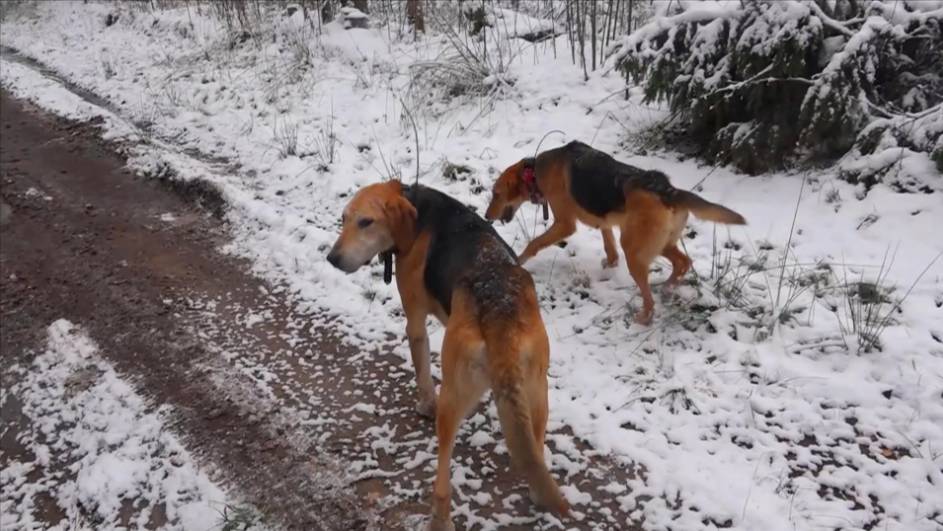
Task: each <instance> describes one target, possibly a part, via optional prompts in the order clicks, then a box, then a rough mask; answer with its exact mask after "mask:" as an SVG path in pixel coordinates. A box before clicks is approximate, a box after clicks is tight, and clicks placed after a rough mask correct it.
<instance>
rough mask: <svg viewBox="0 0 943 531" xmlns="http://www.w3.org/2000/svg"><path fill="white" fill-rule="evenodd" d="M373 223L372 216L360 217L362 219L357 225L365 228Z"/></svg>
mask: <svg viewBox="0 0 943 531" xmlns="http://www.w3.org/2000/svg"><path fill="white" fill-rule="evenodd" d="M372 224H373V220H372V219H370V218H360V221H358V222H357V226H358V227H360V228H361V229H365V228H367V227H369V226H370V225H372Z"/></svg>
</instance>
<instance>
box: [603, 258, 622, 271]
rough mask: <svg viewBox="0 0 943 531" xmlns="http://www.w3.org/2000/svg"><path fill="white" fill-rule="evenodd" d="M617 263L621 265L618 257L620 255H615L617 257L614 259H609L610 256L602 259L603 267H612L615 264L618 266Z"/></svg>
mask: <svg viewBox="0 0 943 531" xmlns="http://www.w3.org/2000/svg"><path fill="white" fill-rule="evenodd" d="M617 265H619V257H618V256H617V257H615V258H613V259H612V260H610V259H608V258H603V259H602V267H603V269H609V268H610V267H615V266H617Z"/></svg>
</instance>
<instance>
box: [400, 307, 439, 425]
mask: <svg viewBox="0 0 943 531" xmlns="http://www.w3.org/2000/svg"><path fill="white" fill-rule="evenodd" d="M406 336H407V337H408V338H409V353H410V354H411V355H412V358H413V367H414V368H415V369H416V385H417V386H418V387H419V401H418V402H416V411H417V412H418V413H419V414H420V415H422V416H424V417H428V418H435V412H436V406H435V383H433V381H432V372H431V369H430V365H429V335H428V334H427V333H426V316H425V315H424V314H423V315H422V316H419V315H407V316H406Z"/></svg>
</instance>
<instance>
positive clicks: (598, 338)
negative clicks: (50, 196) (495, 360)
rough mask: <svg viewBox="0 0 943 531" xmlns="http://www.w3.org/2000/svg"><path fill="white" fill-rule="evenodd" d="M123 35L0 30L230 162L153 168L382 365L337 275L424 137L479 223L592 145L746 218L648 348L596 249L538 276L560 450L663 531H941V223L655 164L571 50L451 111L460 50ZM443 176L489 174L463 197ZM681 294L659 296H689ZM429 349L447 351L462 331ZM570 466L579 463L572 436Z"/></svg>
mask: <svg viewBox="0 0 943 531" xmlns="http://www.w3.org/2000/svg"><path fill="white" fill-rule="evenodd" d="M112 9H113V7H109V6H101V5H94V4H93V5H89V6H85V5H81V4H68V3H47V4H40V5H39V6H38V7H37V8H36V10H35V11H34V12H32V13H29V12H27V13H25V14H23V15H21V16H20V17H19V18H13V19H10V20H8V21H5V22H4V24H3V31H2V44H3V45H5V46H10V47H13V48H15V49H17V50H19V51H20V52H22V53H23V54H25V55H27V56H30V57H34V58H37V59H39V60H41V61H43V62H45V63H46V64H48V65H50V66H52V67H53V68H55V69H56V70H57V71H58V72H59V73H61V74H62V75H63V76H64V77H66V78H67V79H69V80H70V81H71V82H73V83H75V84H77V85H79V86H81V87H84V88H85V89H88V90H90V91H92V92H94V93H95V94H98V95H100V96H103V97H104V98H105V99H107V100H108V102H109V103H110V104H111V105H112V106H113V109H112V110H113V111H114V112H113V113H111V114H109V119H108V120H107V121H106V125H107V127H108V128H109V130H110V131H112V132H113V134H116V135H125V136H128V135H130V136H141V137H145V138H150V139H152V140H154V142H156V143H158V144H161V145H164V146H180V147H181V148H188V149H191V150H195V151H198V152H200V153H204V154H207V155H212V156H213V157H219V158H221V159H227V160H229V161H231V163H232V165H222V166H221V165H220V164H217V163H214V162H213V161H212V160H210V161H207V160H206V157H204V160H202V161H201V160H195V159H193V158H192V157H189V156H187V155H186V153H184V152H183V151H182V149H177V150H176V151H175V150H173V149H162V150H154V149H146V148H143V147H142V148H138V149H137V150H136V151H135V152H134V156H132V158H131V160H130V164H131V165H133V166H135V167H137V168H138V169H140V170H141V171H144V172H149V173H152V174H166V173H168V172H173V173H175V174H177V175H178V176H179V177H180V178H184V179H186V178H203V179H206V180H209V181H210V182H212V183H214V184H216V185H217V186H218V187H219V188H220V189H221V191H222V193H223V195H224V197H225V198H226V199H227V201H228V202H229V204H230V205H231V209H230V211H229V214H228V216H229V219H230V220H231V222H232V225H233V232H234V234H235V241H234V242H233V243H232V244H231V245H230V246H229V247H228V248H227V249H226V250H227V251H228V252H232V253H235V254H238V255H241V256H245V257H248V258H251V259H252V263H253V266H254V268H255V270H256V272H257V273H258V274H260V275H263V276H265V277H267V278H270V279H272V280H274V281H277V282H280V283H284V284H286V285H287V286H288V287H289V288H290V289H291V290H292V292H293V293H294V294H296V295H297V298H298V300H299V301H300V304H302V305H308V306H311V307H313V308H317V309H323V310H327V311H328V312H329V313H330V314H331V315H332V316H333V318H334V319H335V320H333V321H332V325H334V326H337V327H340V329H341V330H343V331H344V332H345V333H346V334H347V340H348V341H350V342H352V343H355V344H358V345H363V346H364V348H365V350H368V349H372V348H373V347H375V346H376V345H377V344H381V343H386V344H389V345H391V346H392V348H394V349H395V351H396V352H397V353H398V354H400V355H402V356H403V358H404V360H405V359H408V350H407V346H406V344H405V342H404V341H402V340H401V339H399V338H402V335H403V327H404V323H403V319H402V317H401V312H400V311H399V300H398V296H397V295H396V293H395V288H394V287H393V286H385V285H384V284H383V283H382V282H380V280H379V278H380V269H379V267H377V266H374V267H373V268H371V269H370V270H369V271H366V270H365V271H361V272H358V273H357V274H354V275H350V276H347V275H343V274H342V273H340V272H338V271H337V270H335V269H333V268H331V267H330V266H329V264H327V262H326V261H325V260H324V256H325V254H326V251H327V248H328V247H329V246H330V244H331V243H332V242H333V239H334V237H335V236H336V231H337V219H338V218H339V216H340V212H341V209H342V207H343V204H344V202H345V200H346V199H347V198H349V197H350V194H351V193H352V192H353V191H354V190H356V189H357V187H359V186H362V185H364V184H367V183H371V182H375V181H377V180H380V179H382V178H385V177H387V176H389V175H390V174H394V175H401V176H402V177H403V178H404V179H408V180H411V179H412V178H413V177H414V173H415V167H416V159H415V153H414V152H415V147H414V145H415V140H414V138H413V128H412V125H411V122H410V119H409V117H408V114H411V115H412V116H413V117H414V118H415V119H416V122H417V127H416V129H417V130H418V141H419V145H420V160H419V168H420V176H419V178H420V182H422V183H424V184H427V185H430V186H434V187H437V188H440V189H442V190H444V191H446V192H448V193H450V194H452V195H454V196H456V197H458V198H460V199H461V200H463V201H465V202H467V203H469V204H471V205H473V206H475V207H476V208H478V209H479V211H482V209H483V207H484V206H485V205H486V204H487V201H488V199H489V192H488V190H489V189H490V186H491V183H492V182H493V179H494V177H495V176H496V175H497V173H498V172H499V171H500V170H501V169H503V168H504V167H505V166H507V165H509V164H511V163H513V162H515V161H517V160H519V159H520V158H521V157H524V156H531V155H533V154H534V152H535V150H536V149H537V147H538V143H539V142H540V141H541V139H543V138H544V136H545V134H547V133H548V132H549V131H552V130H561V131H562V132H563V134H558V133H552V134H549V135H548V136H547V137H546V138H545V139H544V140H543V144H542V145H541V146H540V149H548V148H552V147H555V146H558V145H560V144H561V143H563V142H565V141H568V140H572V139H579V140H582V141H585V142H588V143H591V144H593V145H594V146H595V147H597V148H599V149H603V150H606V151H609V152H611V153H613V154H614V155H615V156H616V157H617V158H619V159H621V160H624V161H626V162H629V163H632V164H636V165H638V166H642V167H647V168H653V169H660V170H662V171H664V172H666V173H667V174H668V175H669V176H670V177H671V179H672V181H673V182H674V184H675V185H676V186H678V187H684V188H690V187H693V186H695V185H698V186H699V188H698V189H699V190H700V192H699V193H701V194H702V195H704V197H706V198H707V199H710V200H712V201H716V202H719V203H722V204H724V205H727V206H729V207H731V208H733V209H735V210H737V211H738V212H740V213H742V214H743V215H744V216H745V217H746V218H747V220H748V221H749V225H748V226H746V227H744V228H735V229H728V228H726V227H722V226H718V227H713V226H711V225H710V224H705V223H701V222H698V221H692V223H691V227H690V230H689V232H688V236H687V237H686V238H685V240H684V244H685V247H686V249H687V251H688V253H689V254H690V255H691V256H692V258H693V259H694V267H695V270H696V274H691V275H690V282H689V283H688V285H686V286H684V287H682V288H681V289H680V290H679V291H678V293H677V294H676V295H672V296H669V295H665V296H662V297H660V298H659V297H656V314H655V321H654V324H653V325H652V326H651V327H641V326H639V325H637V324H634V323H633V322H632V320H631V318H632V314H633V312H634V311H635V310H636V309H637V308H638V307H639V306H640V301H639V300H638V297H637V290H636V287H635V285H634V283H633V282H632V280H631V279H630V277H629V275H628V272H627V271H626V270H625V268H624V266H620V267H618V268H616V269H613V270H603V268H602V266H601V264H600V260H601V258H602V256H603V253H602V241H601V238H600V236H599V234H598V232H596V231H592V230H589V229H587V228H585V227H583V228H581V229H580V230H579V231H578V232H577V234H576V235H574V236H573V237H572V238H570V239H569V240H568V242H567V246H566V247H565V248H556V247H555V248H552V249H548V250H546V251H544V253H542V254H541V255H539V256H537V257H536V258H535V259H533V260H532V261H531V262H529V263H528V266H527V267H528V269H529V270H530V271H531V272H532V273H533V275H534V277H535V281H536V283H537V287H538V292H539V294H540V296H541V299H542V303H543V310H544V315H545V321H546V323H547V327H548V331H549V333H550V337H551V341H552V345H551V368H550V377H551V397H550V398H551V408H550V409H551V414H550V426H551V428H552V429H557V430H558V431H559V428H561V427H562V426H567V427H569V428H571V429H572V431H573V433H574V434H575V436H576V437H578V438H580V439H582V440H585V441H587V442H588V443H590V444H591V445H592V446H594V447H595V448H596V449H598V450H599V451H601V452H604V453H607V454H610V455H611V456H613V457H614V458H615V459H616V460H618V461H620V462H624V463H626V464H630V463H631V464H634V465H637V466H640V467H641V468H642V469H644V474H643V476H642V477H641V478H640V479H638V480H635V481H634V482H633V483H632V484H629V485H613V486H612V489H611V491H612V496H613V497H615V498H617V499H618V500H619V501H620V504H621V506H622V508H623V510H624V511H625V514H626V518H627V519H628V518H631V519H640V518H641V519H644V526H645V527H646V528H648V529H667V528H669V527H671V528H673V529H698V528H711V527H713V526H724V525H728V524H729V525H731V526H733V527H734V528H737V529H745V530H753V529H769V530H780V529H782V530H788V529H817V528H822V527H825V528H832V527H842V526H844V527H846V528H850V529H859V528H870V527H871V526H877V528H878V529H890V530H893V529H898V530H924V529H925V530H931V529H939V526H940V525H943V524H941V522H943V472H941V470H940V468H941V466H940V463H941V461H940V460H941V457H940V452H941V450H940V449H941V448H943V394H941V393H943V325H941V324H940V323H941V322H943V319H941V317H943V309H941V306H943V262H939V261H938V262H936V263H934V262H933V260H934V259H935V257H937V256H938V255H939V253H940V252H941V250H943V243H941V241H943V240H941V239H940V238H939V236H938V234H937V232H936V231H937V230H938V226H939V225H940V223H941V222H943V201H940V198H939V197H938V196H937V195H902V194H896V193H893V192H892V191H891V190H889V189H887V188H883V187H881V186H877V187H876V188H875V189H873V190H872V191H871V192H870V193H869V194H868V195H867V196H866V197H860V196H861V195H862V194H861V193H860V190H858V189H855V188H853V187H851V186H849V185H848V184H847V183H844V182H842V181H839V180H837V179H835V178H834V175H833V173H832V172H831V171H820V172H809V173H797V174H790V175H769V176H763V177H754V178H751V177H746V176H742V175H738V174H735V173H732V172H730V171H728V170H727V169H725V168H707V167H700V166H698V165H697V164H696V163H695V162H692V161H689V160H688V161H683V160H679V159H677V158H676V157H674V156H673V155H672V154H670V153H669V154H664V153H657V154H651V153H650V154H644V155H643V154H641V153H639V152H638V151H636V150H634V149H633V148H632V144H630V143H626V142H625V139H626V138H628V137H630V136H631V134H632V133H633V132H636V131H638V130H639V129H640V128H641V127H643V126H644V125H646V124H648V123H651V122H652V121H653V120H656V119H658V118H660V117H662V116H663V111H660V110H658V109H650V108H647V107H645V106H642V105H640V104H639V103H638V101H639V99H640V98H639V94H638V93H637V92H636V91H634V90H633V91H632V94H633V96H632V98H631V99H630V100H629V101H626V100H624V99H623V97H622V93H623V91H622V88H623V81H622V79H621V78H619V77H618V76H616V75H614V74H610V75H608V76H603V75H591V76H590V79H589V80H588V81H583V72H582V69H580V68H577V67H576V66H574V65H572V64H571V63H570V59H569V46H568V44H567V43H566V40H565V37H559V38H558V39H557V40H556V42H555V43H554V41H546V42H544V43H539V44H536V45H532V44H528V43H526V42H523V41H520V40H512V41H510V42H509V43H507V44H506V46H507V47H508V48H507V49H508V50H510V51H512V52H513V55H514V60H513V62H512V63H511V64H510V67H509V68H508V70H507V72H506V73H505V74H504V77H503V78H504V79H510V80H513V86H510V87H506V88H504V89H502V91H503V92H502V97H501V98H496V99H492V98H489V97H473V96H466V97H464V98H460V99H458V100H452V101H450V102H448V103H440V102H438V101H437V100H434V98H433V97H432V96H431V95H430V94H429V93H427V92H422V91H416V90H414V91H412V92H410V91H409V90H408V89H409V88H410V86H411V85H410V81H411V75H410V73H411V68H410V67H411V65H414V64H416V63H427V62H430V61H434V60H435V59H436V58H437V57H440V52H441V51H442V49H443V47H445V46H447V43H446V42H445V41H444V40H442V39H438V38H435V37H430V38H428V39H425V40H422V41H420V42H419V43H410V42H401V41H391V40H390V39H389V38H388V33H387V32H386V31H384V30H383V29H382V28H380V29H376V30H361V29H356V30H344V29H343V28H342V27H341V26H340V25H338V24H329V25H327V26H325V27H324V28H323V33H322V34H321V35H320V36H319V35H318V34H317V32H316V30H315V29H313V28H311V27H310V26H308V25H307V24H306V23H305V21H304V20H302V19H301V14H300V12H299V13H296V14H295V16H293V17H291V18H287V17H283V16H281V15H280V14H275V15H273V21H272V22H271V24H270V25H267V26H266V29H265V31H266V33H265V35H264V37H263V38H260V39H259V42H258V43H253V42H251V41H250V42H248V43H243V44H237V45H235V46H231V42H230V39H229V36H228V35H227V34H226V32H225V30H224V29H223V27H222V26H221V25H220V24H219V23H218V22H216V21H215V20H213V19H212V18H210V17H208V16H206V15H205V14H204V15H201V14H199V13H197V12H196V11H194V10H190V11H189V12H188V11H187V10H186V9H178V10H167V11H160V12H153V13H152V12H146V11H122V12H121V16H120V18H119V20H118V22H117V23H116V24H114V25H112V26H109V27H105V26H104V23H103V20H104V17H105V15H106V14H107V13H108V12H110V10H112ZM40 36H41V37H40ZM498 37H499V38H500V35H499V36H498ZM130 43H133V45H130ZM554 46H555V47H556V50H554ZM0 80H2V83H3V85H4V86H5V87H7V88H8V89H9V90H11V91H13V92H14V93H16V94H18V95H20V96H23V97H27V98H30V99H33V100H35V101H37V102H38V103H39V104H40V105H43V106H45V107H49V108H51V109H53V110H56V111H57V112H62V113H64V114H67V115H73V116H77V117H80V118H87V117H88V116H87V115H86V112H85V111H83V110H82V109H84V108H85V107H84V106H83V105H82V104H80V103H79V102H77V101H73V102H69V101H66V100H67V99H68V98H73V99H74V97H73V96H71V95H69V94H67V93H65V92H64V91H62V89H61V88H57V87H55V86H52V85H50V84H49V81H48V80H47V79H45V78H43V77H42V76H40V75H38V74H36V73H35V72H34V71H32V70H30V69H28V68H25V67H23V66H22V65H18V64H15V63H13V62H11V61H9V60H4V61H3V62H2V76H0ZM413 88H414V89H415V86H413ZM404 105H405V106H406V107H407V108H408V110H409V112H408V113H407V112H405V111H404ZM126 128H129V129H126ZM295 136H297V142H294V141H293V138H294V137H295ZM332 138H334V139H335V140H331V139H332ZM331 146H333V149H330V148H331ZM332 154H333V156H331V155H332ZM446 161H448V162H449V163H452V164H461V165H465V166H467V167H468V168H469V169H470V173H469V174H460V175H459V178H458V179H452V178H448V177H446V176H444V175H443V171H442V168H443V165H444V164H445V162H446ZM794 217H795V221H794ZM793 224H794V228H793ZM544 225H545V223H544V222H543V221H542V220H541V219H540V218H539V216H538V213H537V211H536V209H534V208H533V207H525V208H524V209H522V212H521V213H520V214H518V219H517V220H516V221H515V222H514V223H511V224H508V225H507V226H503V227H500V228H499V231H500V232H501V233H502V235H503V236H504V237H505V238H506V239H507V240H508V242H509V243H511V245H512V246H513V247H514V248H515V249H517V250H521V249H523V247H524V245H525V244H526V241H527V240H528V239H529V238H530V237H532V236H533V235H534V234H535V233H538V232H539V231H540V230H541V229H542V227H543V226H544ZM784 253H785V255H786V257H785V258H783V255H784ZM784 263H785V266H783V265H782V264H784ZM882 264H883V267H882ZM661 266H662V269H661V270H659V271H656V272H654V273H653V278H654V280H655V281H656V282H658V281H659V280H661V279H664V278H666V277H667V274H668V271H667V270H666V266H667V264H666V263H665V264H661ZM928 266H930V267H929V268H928ZM922 273H923V274H922ZM921 274H922V276H921ZM879 277H880V280H881V281H882V283H883V284H885V285H886V286H887V290H883V289H882V290H879V291H881V293H883V294H884V296H886V300H887V301H890V302H888V303H885V304H878V305H877V306H878V307H879V312H880V316H881V317H882V318H883V317H884V316H889V317H888V318H887V320H886V322H887V324H888V326H887V329H886V330H885V331H884V333H883V335H882V336H881V338H880V342H881V345H882V347H883V348H882V349H881V350H880V351H873V352H859V347H860V346H862V344H861V341H860V340H859V338H858V337H856V334H855V333H854V331H853V330H852V319H851V317H850V315H849V311H848V306H847V300H848V297H846V296H845V293H846V292H847V290H846V289H845V284H848V283H855V282H857V281H859V280H866V281H869V282H873V281H876V280H878V279H879ZM918 278H919V281H918V280H917V279H918ZM911 287H912V289H911ZM905 295H906V297H904V296H905ZM898 302H899V308H898V307H897V303H898ZM833 309H834V310H833ZM882 320H883V319H882ZM432 329H433V330H436V332H435V333H434V334H433V337H432V344H433V345H437V344H438V343H439V342H440V341H441V327H439V326H438V325H434V326H433V328H432ZM390 334H393V336H392V337H396V338H397V339H396V340H390V339H389V337H390ZM550 441H551V442H552V443H553V444H554V445H555V447H556V448H558V449H559V448H566V447H567V445H571V444H572V442H571V441H570V440H569V439H568V437H567V436H564V435H559V434H557V435H553V436H551V437H550ZM562 454H563V452H560V451H556V452H554V469H555V471H556V473H558V474H565V472H566V470H567V467H568V466H579V463H576V464H575V465H574V464H573V463H572V462H570V461H569V460H568V459H566V457H565V456H564V455H562ZM430 479H431V478H430ZM563 482H564V483H565V479H564V481H563ZM571 501H575V500H574V499H571ZM584 502H585V500H584Z"/></svg>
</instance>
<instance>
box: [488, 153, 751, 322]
mask: <svg viewBox="0 0 943 531" xmlns="http://www.w3.org/2000/svg"><path fill="white" fill-rule="evenodd" d="M548 153H549V152H548ZM541 156H543V155H541ZM538 160H539V174H538V182H539V191H540V193H541V194H542V196H543V198H544V199H545V200H546V202H547V203H548V205H549V207H550V210H551V211H552V212H553V224H552V225H551V226H550V227H549V228H548V229H547V231H546V232H544V233H543V234H541V235H540V236H537V237H536V238H534V239H533V240H532V241H531V242H530V243H528V244H527V247H526V248H525V249H524V251H523V252H522V253H521V254H520V256H519V261H520V263H521V264H523V263H525V262H526V261H527V260H529V259H531V258H533V257H534V255H536V254H537V253H538V252H540V251H541V250H542V249H544V248H546V247H548V246H550V245H553V244H555V243H557V242H559V241H561V240H563V239H564V238H567V237H568V236H570V235H572V234H573V233H574V232H576V223H577V221H579V222H581V223H583V224H585V225H589V226H590V227H593V228H597V229H599V230H600V231H601V232H602V236H603V246H604V249H605V253H606V258H605V259H604V261H603V265H604V266H605V267H614V266H615V265H616V264H617V263H618V261H619V255H618V253H617V251H616V244H615V237H614V235H613V232H612V229H613V227H618V228H619V229H620V236H619V243H620V246H621V247H622V252H623V253H624V254H625V257H626V263H627V265H628V269H629V273H630V274H631V276H632V278H633V279H634V280H635V282H636V284H638V287H639V291H640V293H641V296H642V301H643V307H642V310H641V311H640V312H639V313H638V314H637V315H636V321H637V322H639V323H641V324H649V323H650V322H651V319H652V315H653V313H654V306H655V302H654V299H653V297H652V290H651V286H650V285H649V282H648V269H649V266H650V265H651V263H652V262H653V261H654V260H655V258H656V257H658V256H663V257H665V258H667V259H668V261H670V262H671V266H672V272H671V276H670V277H669V278H668V282H667V284H668V286H669V287H674V286H676V285H677V284H678V283H679V282H680V280H681V278H682V277H683V276H684V274H685V273H687V272H688V270H689V269H690V268H691V259H690V258H689V257H688V256H687V254H685V253H684V252H683V251H682V250H681V249H679V248H678V245H677V243H678V239H679V238H680V236H681V231H682V230H683V229H684V227H685V224H686V223H687V219H688V213H689V212H691V213H693V214H694V215H695V216H697V217H698V218H701V219H705V220H710V221H716V222H719V223H734V224H742V223H745V221H744V220H743V217H742V216H740V215H739V214H737V213H736V212H733V211H731V210H729V209H727V208H725V207H721V206H720V205H715V204H713V203H710V202H708V201H705V200H703V199H701V198H700V197H699V196H697V195H695V194H692V193H690V192H685V191H680V190H675V189H672V192H673V193H675V194H676V195H677V196H678V199H677V201H673V202H670V203H669V202H666V200H665V199H664V197H662V196H661V195H659V193H658V191H657V190H656V191H651V190H647V189H645V188H643V187H627V188H626V189H625V190H624V194H625V201H624V204H623V207H622V208H619V209H617V210H614V211H612V212H610V213H609V214H607V215H606V216H605V217H600V216H597V215H593V214H592V213H590V212H588V211H587V210H585V209H584V208H581V207H580V206H579V204H577V202H576V201H575V200H574V198H573V194H572V193H571V176H570V168H571V160H569V158H567V157H566V156H565V153H559V152H558V153H554V154H553V156H548V157H546V158H544V159H539V158H538ZM524 165H525V161H523V160H522V161H519V162H517V163H515V164H513V165H511V166H510V167H509V168H507V169H506V170H504V171H503V172H502V173H501V175H500V176H499V177H498V179H497V181H496V182H495V184H494V188H493V190H492V198H491V203H490V204H489V205H488V208H487V211H486V213H485V219H488V220H495V219H504V220H505V221H508V220H509V219H508V218H509V217H513V215H514V212H516V211H517V209H518V208H519V207H520V206H521V204H523V203H524V202H525V201H527V200H528V199H529V198H530V191H529V190H528V187H527V185H526V183H525V182H524V180H523V177H522V175H523V170H524ZM669 186H670V185H669Z"/></svg>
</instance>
